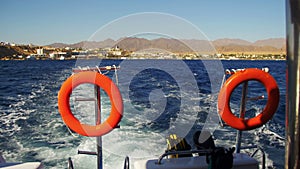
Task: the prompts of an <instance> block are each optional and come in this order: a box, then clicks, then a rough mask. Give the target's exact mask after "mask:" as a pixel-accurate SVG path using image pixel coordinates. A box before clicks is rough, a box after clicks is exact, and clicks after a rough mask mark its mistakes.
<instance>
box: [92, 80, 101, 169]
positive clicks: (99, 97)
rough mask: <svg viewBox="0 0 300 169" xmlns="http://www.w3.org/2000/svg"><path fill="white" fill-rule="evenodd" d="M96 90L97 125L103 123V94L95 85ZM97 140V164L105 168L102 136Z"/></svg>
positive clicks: (99, 167) (99, 168)
mask: <svg viewBox="0 0 300 169" xmlns="http://www.w3.org/2000/svg"><path fill="white" fill-rule="evenodd" d="M94 91H95V97H96V98H97V99H96V104H95V120H96V121H95V123H96V125H98V124H101V95H100V88H99V87H98V86H97V85H95V87H94ZM96 142H97V166H98V169H102V168H103V163H102V138H101V136H100V137H96Z"/></svg>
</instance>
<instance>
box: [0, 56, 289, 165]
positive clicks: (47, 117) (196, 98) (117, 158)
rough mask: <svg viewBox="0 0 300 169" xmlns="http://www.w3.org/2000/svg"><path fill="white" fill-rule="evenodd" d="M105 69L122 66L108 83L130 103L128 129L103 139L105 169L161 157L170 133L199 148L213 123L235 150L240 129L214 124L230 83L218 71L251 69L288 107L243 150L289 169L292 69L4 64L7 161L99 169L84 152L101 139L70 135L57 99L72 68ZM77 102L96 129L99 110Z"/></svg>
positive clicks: (0, 118)
mask: <svg viewBox="0 0 300 169" xmlns="http://www.w3.org/2000/svg"><path fill="white" fill-rule="evenodd" d="M214 62H219V63H214ZM99 64H100V66H101V65H103V66H104V65H120V66H121V69H120V70H118V71H117V74H116V73H115V72H114V71H111V72H109V73H108V74H106V75H107V76H109V77H111V78H112V79H113V80H114V81H115V82H116V83H118V86H119V88H120V91H121V94H122V96H123V100H124V115H123V119H122V121H121V123H120V126H121V127H120V129H115V130H114V131H112V132H111V133H109V134H108V135H105V136H104V137H103V154H104V159H103V161H104V167H105V168H114V169H115V168H122V167H123V166H122V165H123V160H124V158H125V156H126V155H128V156H129V158H130V160H131V161H132V162H134V161H137V160H139V159H145V158H154V157H158V156H159V155H160V154H162V153H163V152H164V150H165V148H166V143H165V139H164V137H165V136H166V135H168V134H170V133H174V132H175V133H176V132H178V134H179V135H182V136H184V137H186V138H187V140H188V142H189V143H190V144H191V145H193V144H192V142H191V138H192V135H193V133H194V132H195V131H196V130H201V129H202V128H203V126H204V125H207V124H208V123H209V125H210V126H211V125H212V130H213V134H214V139H215V142H216V144H217V145H220V146H226V147H232V146H234V141H235V134H236V131H235V130H234V129H231V128H230V127H224V128H221V127H219V126H218V124H217V125H216V124H211V122H210V121H207V119H209V118H210V117H211V116H210V113H211V112H214V110H215V109H214V107H213V106H212V105H215V104H216V103H214V104H212V103H211V102H212V101H213V102H215V101H216V100H215V99H216V98H217V94H218V93H217V91H214V90H215V88H216V87H215V86H217V85H219V82H220V81H222V76H219V75H218V74H223V72H220V71H218V72H214V71H213V70H224V69H232V68H250V67H256V68H262V67H268V68H269V69H270V74H271V75H272V76H273V77H274V79H275V80H276V81H277V84H278V86H279V89H280V104H279V106H278V109H277V112H276V114H275V115H274V117H273V118H272V119H271V120H270V121H269V122H268V123H267V124H266V125H264V126H263V127H261V128H259V129H256V130H253V131H248V132H244V135H243V143H244V145H259V146H262V147H263V148H264V150H265V152H266V155H267V165H268V166H269V167H270V168H283V163H284V141H285V140H284V138H285V90H286V81H285V71H286V64H285V61H245V60H235V61H222V62H221V61H201V60H190V61H179V60H101V61H98V60H87V61H85V60H81V61H74V60H71V61H50V60H48V61H0V79H1V85H0V151H1V152H2V154H3V156H4V157H5V158H6V159H7V161H41V162H43V164H44V167H45V168H66V166H67V159H68V157H72V159H73V161H74V165H75V168H96V158H95V157H91V156H86V155H78V154H77V150H78V149H80V150H91V151H94V150H95V144H94V143H95V139H94V138H87V137H83V136H79V135H76V134H71V133H70V132H69V130H68V129H67V127H66V126H65V124H64V123H63V121H62V119H61V117H60V114H59V111H58V106H57V94H58V91H59V89H60V87H61V85H62V83H63V82H64V81H65V80H66V79H67V78H68V77H69V76H70V75H71V74H72V68H74V67H75V66H81V67H82V66H93V65H99ZM220 65H221V66H222V67H219V66H220ZM208 66H210V67H208ZM207 69H210V71H207ZM103 73H106V72H103ZM116 79H118V80H116ZM215 81H216V83H215V84H216V85H212V83H214V82H215ZM240 88H241V87H239V88H238V89H237V91H235V92H234V94H233V96H232V103H231V107H232V108H233V109H234V110H233V111H234V112H237V111H238V108H239V100H240V97H241V95H240V93H241V92H240ZM91 89H92V88H91V86H89V85H86V86H84V85H83V86H81V87H78V88H76V90H74V92H73V94H72V97H75V95H76V96H80V97H81V96H86V95H89V94H92V91H91ZM73 95H74V96H73ZM259 95H265V96H266V93H265V89H264V88H263V86H262V85H260V84H257V83H255V82H254V83H249V96H251V97H252V96H253V97H256V96H259ZM102 96H103V98H102V112H104V113H105V114H104V115H103V116H104V119H105V117H107V115H108V113H106V112H109V110H110V103H109V100H108V99H107V97H106V96H105V94H104V93H103V92H102ZM71 100H72V99H71ZM71 102H72V103H71V105H72V106H73V108H72V110H74V114H75V116H76V117H77V118H78V119H80V120H81V121H83V122H86V123H92V122H93V108H94V107H93V104H92V103H76V102H74V101H71ZM265 103H266V99H264V100H259V101H254V102H251V103H249V106H247V112H246V114H247V115H255V114H256V113H259V112H260V111H261V110H262V108H263V107H264V104H265ZM91 112H92V113H91ZM215 115H217V113H216V112H215ZM214 117H215V116H214ZM214 122H215V121H214ZM246 152H247V153H249V152H251V151H246Z"/></svg>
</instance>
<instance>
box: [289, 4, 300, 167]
mask: <svg viewBox="0 0 300 169" xmlns="http://www.w3.org/2000/svg"><path fill="white" fill-rule="evenodd" d="M286 24H287V25H286V33H287V72H286V73H287V79H286V81H287V89H286V93H287V97H286V98H287V99H286V101H287V102H286V141H285V168H286V169H296V168H300V133H299V131H300V92H299V91H300V0H286Z"/></svg>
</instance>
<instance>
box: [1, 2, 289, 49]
mask: <svg viewBox="0 0 300 169" xmlns="http://www.w3.org/2000/svg"><path fill="white" fill-rule="evenodd" d="M139 12H163V13H168V14H172V15H176V16H179V17H181V18H184V19H186V20H188V21H189V22H191V23H193V24H194V25H195V26H197V27H198V28H199V29H201V30H202V31H203V32H204V33H205V34H206V35H207V37H208V38H209V39H211V40H215V39H219V38H240V39H244V40H248V41H252V42H253V41H256V40H259V39H267V38H278V37H285V1H284V0H248V1H246V0H194V1H191V0H180V1H179V0H151V1H150V0H147V1H146V0H144V1H142V0H119V1H117V0H106V1H100V0H86V1H84V0H47V1H46V0H2V1H1V6H0V21H1V23H0V41H8V42H15V43H26V44H27V43H33V44H37V45H45V44H51V43H54V42H63V43H76V42H79V41H83V40H87V39H88V38H89V37H90V36H91V35H92V34H93V33H94V32H95V31H97V30H98V29H99V28H100V27H103V26H104V25H106V24H107V23H109V22H111V21H113V20H115V19H118V18H120V17H123V16H126V15H130V14H134V13H139ZM158 26H159V25H158ZM183 31H184V30H183Z"/></svg>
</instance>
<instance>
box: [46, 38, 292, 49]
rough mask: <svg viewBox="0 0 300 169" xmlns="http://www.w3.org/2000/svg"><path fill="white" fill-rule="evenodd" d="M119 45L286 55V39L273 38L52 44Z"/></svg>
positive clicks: (138, 40) (129, 40)
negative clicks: (250, 40) (256, 39)
mask: <svg viewBox="0 0 300 169" xmlns="http://www.w3.org/2000/svg"><path fill="white" fill-rule="evenodd" d="M116 45H118V46H119V47H120V48H122V49H125V50H128V51H140V50H144V49H149V48H156V49H162V50H166V51H169V52H175V53H176V52H192V51H195V52H212V51H214V52H215V51H216V52H217V53H241V52H242V53H243V52H244V53H285V45H286V41H285V39H284V38H271V39H264V40H258V41H256V42H249V41H246V40H242V39H228V38H226V39H217V40H214V41H207V40H196V39H185V40H177V39H167V38H159V39H152V40H149V39H144V38H135V37H130V38H122V39H119V40H117V41H114V40H112V39H107V40H104V41H100V42H91V41H83V42H80V43H75V44H58V43H56V44H52V45H49V46H52V47H60V48H61V47H72V48H106V47H113V46H116Z"/></svg>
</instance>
